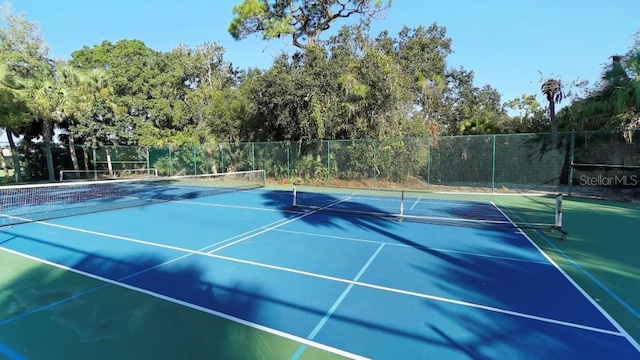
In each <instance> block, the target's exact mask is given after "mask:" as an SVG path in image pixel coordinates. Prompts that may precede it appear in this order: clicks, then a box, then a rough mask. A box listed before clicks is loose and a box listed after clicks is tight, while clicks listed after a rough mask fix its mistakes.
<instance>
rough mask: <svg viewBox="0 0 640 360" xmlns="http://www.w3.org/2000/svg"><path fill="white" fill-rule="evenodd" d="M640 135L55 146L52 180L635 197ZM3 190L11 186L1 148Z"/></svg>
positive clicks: (23, 155) (35, 156)
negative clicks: (251, 178)
mask: <svg viewBox="0 0 640 360" xmlns="http://www.w3.org/2000/svg"><path fill="white" fill-rule="evenodd" d="M638 137H640V131H636V132H635V133H629V132H626V133H617V132H571V133H561V134H558V135H557V136H556V137H552V136H551V135H550V134H497V135H475V136H453V137H437V138H436V137H433V138H391V139H380V140H332V141H314V142H291V143H290V142H268V143H267V142H255V143H237V144H216V145H185V146H180V147H176V146H166V147H151V148H148V147H127V146H116V147H102V148H97V149H91V148H87V147H83V146H75V147H74V148H73V149H70V148H69V147H67V146H63V145H60V144H57V145H55V146H52V149H51V150H52V154H53V160H54V166H55V173H56V176H57V179H56V180H75V179H103V178H113V177H122V176H148V175H159V176H176V175H196V174H211V173H219V172H231V171H243V170H256V169H262V170H265V171H266V174H267V177H268V178H269V180H270V181H272V182H278V183H290V182H299V183H308V184H315V185H325V186H343V187H369V188H405V189H423V190H433V191H440V190H442V191H448V190H452V191H456V190H457V191H493V192H509V191H523V190H527V191H531V190H537V191H549V192H564V193H585V194H589V193H598V192H603V191H613V192H619V193H623V194H627V193H629V194H631V196H634V195H635V194H637V191H638V190H640V142H639V141H640V139H638ZM3 155H4V160H5V161H4V162H3V163H2V167H3V171H4V175H5V176H4V181H5V183H10V182H13V181H14V178H15V177H14V176H12V174H13V171H12V170H13V169H11V167H12V164H13V162H12V159H11V152H10V150H8V149H7V147H6V146H4V149H3ZM17 156H18V158H19V160H20V165H21V168H22V174H23V176H24V181H27V182H35V181H46V180H47V174H48V173H47V165H46V164H47V162H46V151H45V148H44V146H43V145H42V144H36V145H32V146H30V147H29V148H23V147H20V146H19V147H18V154H17Z"/></svg>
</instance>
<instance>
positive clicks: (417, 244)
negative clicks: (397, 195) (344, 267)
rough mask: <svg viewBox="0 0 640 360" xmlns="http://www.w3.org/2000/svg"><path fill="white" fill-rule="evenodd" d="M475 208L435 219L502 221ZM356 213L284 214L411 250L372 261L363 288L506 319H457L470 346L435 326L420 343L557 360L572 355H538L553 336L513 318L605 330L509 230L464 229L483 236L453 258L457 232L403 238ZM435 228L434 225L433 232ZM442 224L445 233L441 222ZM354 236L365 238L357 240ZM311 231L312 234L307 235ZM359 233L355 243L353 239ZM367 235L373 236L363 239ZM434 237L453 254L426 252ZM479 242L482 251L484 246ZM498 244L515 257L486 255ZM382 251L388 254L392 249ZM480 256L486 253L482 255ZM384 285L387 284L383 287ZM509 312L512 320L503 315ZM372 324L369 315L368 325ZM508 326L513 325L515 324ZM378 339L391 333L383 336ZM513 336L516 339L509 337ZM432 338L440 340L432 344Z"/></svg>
mask: <svg viewBox="0 0 640 360" xmlns="http://www.w3.org/2000/svg"><path fill="white" fill-rule="evenodd" d="M264 196H265V197H266V198H267V199H268V198H269V197H271V196H272V195H271V194H269V193H265V194H264ZM281 196H282V194H278V197H281ZM345 196H348V195H344V194H335V195H334V194H314V202H315V203H316V204H318V207H320V208H322V207H323V206H325V205H330V204H339V203H340V201H341V200H343V199H344V198H345ZM478 206H479V207H477V208H475V207H474V205H470V207H451V208H449V209H447V208H441V209H440V211H442V212H443V213H445V215H447V216H449V215H450V216H452V217H462V218H464V217H465V216H468V212H474V211H477V212H478V213H479V214H482V212H483V211H485V210H486V211H487V216H486V217H485V218H484V219H486V220H490V221H491V220H494V219H496V215H495V214H496V213H498V214H499V211H498V210H497V209H495V207H493V205H491V209H492V210H491V211H489V210H487V209H488V208H485V207H484V206H486V205H478ZM326 210H330V209H326ZM357 210H358V211H361V212H362V214H361V215H352V214H346V213H343V214H339V215H338V216H336V214H331V213H330V211H325V210H320V211H318V212H317V213H315V212H314V210H303V209H295V208H291V209H289V210H288V211H289V213H288V214H289V215H290V216H294V218H296V219H297V220H296V222H301V223H304V224H308V225H310V226H311V227H315V228H324V229H335V230H336V231H334V232H331V231H329V232H325V231H318V233H319V234H325V235H326V234H333V235H336V236H340V237H342V238H351V239H355V238H357V237H359V238H362V239H364V240H372V239H374V238H375V239H382V240H380V242H381V243H383V242H384V243H388V244H395V245H404V246H406V247H408V248H410V249H411V250H410V251H411V253H412V255H407V254H408V253H407V254H399V256H398V257H396V258H389V257H385V258H384V260H383V259H382V256H381V255H378V257H377V258H376V261H375V264H376V265H375V271H376V274H377V275H375V276H374V277H368V278H367V280H363V281H373V282H374V284H373V285H376V286H388V287H390V288H393V289H399V290H401V291H409V292H414V293H417V294H427V295H428V296H430V297H435V298H442V299H446V301H445V303H446V302H448V301H449V300H451V301H453V302H460V301H461V302H465V303H467V302H468V303H470V304H475V305H478V306H479V307H490V308H495V309H497V310H501V309H504V310H505V312H501V311H497V312H496V311H492V310H487V309H484V310H480V313H483V314H484V313H486V312H488V313H489V314H490V315H487V316H486V317H485V316H484V315H483V316H481V317H482V321H479V320H478V319H477V318H474V315H472V314H469V315H460V314H458V315H457V317H458V318H460V323H461V324H462V325H461V326H463V327H467V328H468V329H467V333H466V334H470V338H465V339H464V341H460V339H461V338H460V337H456V338H457V339H458V340H455V339H454V337H447V335H446V334H447V333H448V332H449V331H450V330H449V329H444V328H438V323H437V322H435V323H430V322H427V323H426V324H427V327H429V328H430V330H429V331H427V332H426V333H421V334H420V335H418V337H419V338H420V339H421V341H424V342H428V343H432V344H434V345H435V346H441V347H443V348H446V347H450V348H455V349H458V351H461V352H469V353H476V354H478V355H477V356H476V357H475V358H493V357H495V353H494V354H493V355H487V356H486V357H483V355H482V354H483V353H487V354H491V351H492V350H491V349H490V348H487V349H488V350H487V352H483V351H482V349H483V345H482V344H483V343H485V344H489V343H491V342H495V345H494V346H496V347H503V348H504V347H505V346H506V347H507V348H510V350H509V351H513V353H514V354H531V353H539V352H540V351H548V352H549V355H550V356H551V357H557V356H556V355H558V354H556V353H555V351H558V353H559V354H562V355H570V351H571V349H570V348H569V347H566V346H564V347H563V346H559V347H555V348H554V347H550V348H547V347H546V346H544V347H543V348H540V347H539V346H540V344H542V343H544V341H546V339H547V338H551V337H552V336H550V335H549V334H550V333H549V332H546V331H545V330H544V329H540V328H535V327H534V328H533V329H530V328H529V326H530V325H529V324H527V325H522V321H521V320H522V319H521V317H522V316H520V315H518V314H522V315H524V316H525V317H526V316H534V317H537V316H539V317H542V318H548V319H552V320H554V319H556V320H560V321H567V322H569V323H576V324H580V325H585V324H586V325H587V326H594V327H596V328H597V327H606V326H608V325H605V323H606V321H604V322H602V318H601V316H600V315H599V312H598V311H597V310H596V309H595V308H594V307H593V304H592V303H591V302H590V301H589V300H588V299H587V298H585V297H584V296H583V295H582V294H581V293H580V291H579V290H578V289H576V288H575V287H574V286H573V284H572V283H571V282H570V281H569V280H568V279H567V278H566V277H565V276H564V275H563V274H562V273H561V272H559V271H557V270H556V269H555V268H554V267H553V266H552V265H551V264H549V263H548V262H547V261H546V260H545V259H544V257H543V256H542V255H541V254H539V253H538V252H537V250H536V249H535V247H534V246H532V244H530V243H529V241H528V240H527V239H526V238H524V237H523V236H522V235H520V234H519V231H518V230H517V229H516V228H515V227H513V226H511V227H506V228H500V227H498V228H496V227H489V228H486V227H479V228H478V227H475V226H467V228H469V231H470V232H467V233H466V235H467V236H469V235H470V234H471V232H476V233H477V232H481V233H483V234H482V236H481V238H480V243H478V244H477V247H476V249H472V250H468V251H461V250H456V247H455V242H456V241H457V240H459V239H456V238H454V236H453V235H451V234H453V233H455V231H454V232H452V233H451V234H449V233H448V232H445V231H437V230H436V227H437V226H439V225H438V224H437V223H438V222H437V221H430V226H429V227H424V228H423V229H422V230H421V231H419V230H417V231H414V232H413V233H410V234H409V235H403V234H407V232H402V231H399V227H400V224H399V223H398V220H397V219H394V216H393V214H392V213H387V214H386V215H388V216H387V217H388V218H387V219H385V218H384V215H385V210H384V209H383V208H378V207H375V206H367V205H364V204H357ZM536 211H537V210H536ZM364 213H377V214H379V215H380V216H364ZM499 215H500V217H499V218H500V220H505V218H504V217H503V216H502V215H501V214H499ZM473 216H474V218H475V217H476V215H475V214H474V215H473ZM434 222H435V223H436V225H435V226H434V224H433V223H434ZM442 224H443V225H447V224H446V222H444V223H442ZM460 225H463V224H456V226H460ZM359 230H365V231H364V232H359ZM308 231H309V232H312V230H308ZM356 232H357V233H358V235H353V234H352V233H356ZM367 233H369V234H370V235H369V237H368V238H367V235H366V234H367ZM374 234H375V236H374ZM457 234H460V235H461V236H465V233H464V231H458V232H457ZM379 235H382V236H379ZM439 236H444V237H450V238H451V239H450V240H451V241H452V244H453V246H452V247H444V248H437V247H434V246H433V245H429V244H431V243H430V242H429V241H423V240H428V239H429V238H433V237H436V238H437V237H439ZM460 240H462V239H460ZM317 241H322V238H321V237H318V238H317ZM374 241H377V240H374ZM482 242H485V243H484V244H483V243H482ZM436 243H437V241H436ZM501 244H502V245H504V246H506V247H508V248H510V249H515V250H514V252H513V253H509V252H505V253H504V254H499V253H498V254H496V253H495V252H493V253H492V252H491V250H492V249H493V250H495V248H496V246H498V247H499V246H501ZM385 249H389V247H387V248H385ZM485 249H488V250H489V251H488V252H485V251H484V250H485ZM416 250H417V251H416ZM520 250H522V252H523V253H525V254H526V253H529V254H530V255H531V257H526V256H525V257H519V256H516V253H517V252H519V251H520ZM386 251H388V250H385V252H386ZM394 251H395V250H394ZM337 252H339V250H337ZM417 253H422V255H416V254H417ZM337 256H338V255H337ZM385 260H386V262H385ZM372 267H373V266H372ZM370 271H372V269H371V267H369V268H368V269H367V273H370ZM376 276H377V277H376ZM385 279H387V280H389V279H390V280H389V281H387V280H385ZM385 281H387V282H385ZM369 301H375V299H374V298H371V299H369ZM427 302H428V303H429V304H428V305H425V306H427V307H428V308H429V311H433V310H432V307H433V306H434V304H436V305H437V304H443V303H442V302H439V300H437V299H436V300H433V301H432V300H425V303H427ZM456 306H457V307H458V308H462V309H464V308H467V309H468V307H467V305H464V304H457V305H456ZM436 307H437V306H436ZM454 307H455V306H454ZM472 307H474V306H472ZM435 311H436V312H438V313H440V314H443V313H446V312H447V311H445V310H442V309H438V310H435ZM462 312H464V311H462ZM471 312H474V311H471ZM506 312H512V313H511V314H506ZM586 313H591V314H594V315H593V316H592V317H590V318H589V317H587V318H586V320H585V319H583V314H586ZM496 314H497V315H496ZM374 316H375V315H374V314H372V318H373V317H374ZM475 316H477V315H475ZM332 318H333V316H332ZM505 318H506V319H507V320H505ZM510 319H511V320H518V321H513V322H512V321H510ZM336 320H337V321H344V322H347V323H349V322H352V323H354V324H357V323H358V321H357V320H355V319H349V318H339V317H336ZM372 321H373V320H372ZM365 322H366V321H365ZM494 323H495V324H494ZM542 324H543V326H548V325H549V323H548V322H547V323H545V322H542ZM366 326H369V327H371V326H372V324H371V323H369V324H367V325H366ZM383 331H389V330H387V329H385V330H383ZM503 331H508V332H511V333H510V334H511V335H513V338H511V337H509V336H505V334H504V333H503ZM516 331H517V333H513V332H516ZM389 332H391V333H395V334H401V335H402V336H407V337H412V336H413V335H411V334H410V333H405V332H403V331H402V330H396V331H389ZM434 333H436V334H437V336H435V337H434ZM425 334H430V335H425ZM462 338H464V336H463V337H462ZM552 340H553V339H552ZM584 345H585V348H588V345H589V340H585V341H584ZM372 346H374V344H372Z"/></svg>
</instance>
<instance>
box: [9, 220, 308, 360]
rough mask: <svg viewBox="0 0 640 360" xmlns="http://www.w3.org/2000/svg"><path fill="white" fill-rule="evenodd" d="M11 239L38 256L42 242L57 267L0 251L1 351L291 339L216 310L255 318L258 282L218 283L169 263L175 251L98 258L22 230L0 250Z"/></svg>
mask: <svg viewBox="0 0 640 360" xmlns="http://www.w3.org/2000/svg"><path fill="white" fill-rule="evenodd" d="M3 233H5V234H6V230H5V231H3ZM88 240H89V241H90V240H91V239H88ZM18 241H19V242H21V244H22V245H24V244H25V243H29V244H30V245H32V246H37V247H40V249H41V250H39V251H40V253H41V252H42V248H43V247H49V248H50V250H47V251H45V252H44V253H46V254H51V255H50V256H49V257H50V258H48V259H47V261H52V262H54V263H58V264H60V265H62V267H54V266H52V265H50V264H46V263H43V262H40V261H34V259H33V258H31V259H29V258H25V257H23V256H19V255H16V254H12V253H9V252H6V251H4V250H2V251H0V259H2V261H0V285H2V286H1V288H2V290H1V291H0V339H2V341H0V343H1V345H2V346H3V349H4V350H2V351H0V356H1V355H2V354H4V352H5V350H6V351H13V352H15V353H16V354H18V355H20V356H23V357H28V358H47V359H88V358H92V359H115V358H123V359H124V358H136V359H163V358H164V359H167V358H171V359H181V358H182V359H183V358H192V359H196V358H197V359H202V358H211V357H214V358H224V359H233V358H243V359H244V358H259V357H261V356H267V357H269V358H282V357H289V356H291V354H292V353H293V352H294V351H295V349H296V348H297V346H298V345H297V344H296V343H293V342H291V341H288V342H287V340H284V339H282V338H279V337H276V336H274V335H270V334H267V333H264V332H261V331H258V330H255V329H250V328H247V327H245V326H243V325H240V324H239V323H238V322H237V320H236V321H235V322H234V321H227V320H225V319H224V318H221V317H219V316H215V315H220V314H226V315H225V317H226V316H230V317H235V318H237V319H243V320H245V321H252V320H256V319H257V318H258V316H259V314H260V303H259V302H258V301H257V299H259V297H260V294H261V293H262V291H263V290H264V288H263V284H255V283H247V282H240V281H231V282H226V283H224V285H220V284H223V282H218V281H217V280H216V277H215V275H214V276H213V277H212V276H210V275H211V274H210V271H208V270H207V269H206V267H205V266H204V265H203V264H200V263H198V262H190V261H184V262H180V265H179V266H169V265H168V264H167V262H170V261H172V259H175V258H176V254H171V256H169V255H168V254H163V253H162V252H158V251H157V249H150V251H148V253H144V252H138V253H131V254H129V255H121V256H117V257H115V256H109V255H107V256H104V255H100V254H99V253H98V252H96V253H89V252H82V251H81V250H79V249H73V248H64V247H63V246H61V245H59V244H56V243H55V242H54V241H48V240H42V239H37V238H33V237H31V238H29V237H26V236H24V235H21V234H15V238H14V239H12V240H8V241H5V242H4V244H3V247H4V248H8V249H10V248H11V247H12V245H13V244H15V243H16V242H18ZM114 246H118V243H117V240H116V242H114ZM154 250H155V251H154ZM163 264H165V265H167V266H161V265H163ZM67 268H68V269H73V272H70V271H65V269H67ZM208 273H209V274H208ZM87 274H89V275H90V277H87V276H86V275H87ZM207 274H208V275H209V276H207ZM218 312H219V313H218ZM7 349H9V350H7Z"/></svg>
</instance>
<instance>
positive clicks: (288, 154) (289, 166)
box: [287, 143, 291, 180]
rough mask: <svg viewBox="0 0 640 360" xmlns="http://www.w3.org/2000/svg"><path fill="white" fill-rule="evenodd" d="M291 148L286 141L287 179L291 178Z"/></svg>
mask: <svg viewBox="0 0 640 360" xmlns="http://www.w3.org/2000/svg"><path fill="white" fill-rule="evenodd" d="M290 152H291V148H290V145H289V144H288V143H287V179H289V180H291V158H290Z"/></svg>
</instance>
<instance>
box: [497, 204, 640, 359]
mask: <svg viewBox="0 0 640 360" xmlns="http://www.w3.org/2000/svg"><path fill="white" fill-rule="evenodd" d="M491 204H493V206H495V208H496V209H498V211H500V213H501V214H502V216H504V217H505V218H506V219H507V220H509V222H511V224H513V226H514V227H515V228H516V229H518V232H519V233H520V234H522V236H524V237H525V239H527V241H529V243H530V244H531V245H533V246H534V247H535V248H536V249H537V250H538V251H539V252H540V254H542V256H544V257H545V258H546V259H547V261H549V263H551V264H552V265H553V266H554V267H555V268H556V269H557V270H558V271H559V272H560V273H561V274H562V275H564V277H565V278H566V279H567V280H568V281H569V282H570V283H571V284H572V285H573V286H574V287H575V288H576V289H577V290H578V291H579V292H580V293H581V294H582V296H584V297H585V298H586V299H587V301H589V302H590V303H591V304H592V305H593V306H594V307H595V308H596V309H597V310H598V311H599V312H600V313H601V314H602V315H603V316H604V317H605V318H606V319H607V320H609V322H611V324H612V325H613V326H614V327H615V328H616V329H618V331H619V332H620V334H621V336H623V337H625V338H626V339H627V340H628V341H629V342H630V343H631V346H633V347H635V348H636V350H638V351H640V344H638V343H637V342H636V341H635V339H634V338H633V337H632V336H631V335H629V333H627V331H626V330H625V329H624V328H623V327H622V326H620V324H618V322H617V321H616V320H615V319H614V318H613V317H612V316H611V315H609V313H607V312H606V311H605V310H604V309H603V308H602V307H601V306H600V304H598V303H597V302H596V301H595V300H593V298H592V297H591V296H589V294H588V293H587V292H586V291H584V289H582V287H580V285H578V283H577V282H575V281H574V280H573V279H572V278H571V276H569V274H567V273H566V272H565V271H564V270H563V269H562V267H560V265H558V264H556V262H555V261H553V259H552V258H551V257H550V256H549V255H547V253H545V252H544V251H542V249H541V248H540V247H539V246H538V244H536V243H535V241H533V239H531V237H529V235H527V233H525V232H524V231H522V229H520V228H519V227H518V226H517V225H516V224H515V223H514V222H513V221H512V220H511V218H510V217H508V216H507V214H505V213H504V211H502V209H500V207H499V206H497V205H496V204H495V203H494V202H493V201H492V202H491ZM501 204H502V203H501ZM502 205H503V206H505V207H506V208H508V207H507V206H506V205H504V204H502ZM516 215H517V214H516ZM520 220H523V222H524V223H525V224H527V222H526V221H524V219H522V218H520ZM533 231H535V232H536V233H537V234H538V236H540V237H542V238H544V237H543V236H542V235H541V234H540V232H539V231H537V230H536V229H533Z"/></svg>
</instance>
